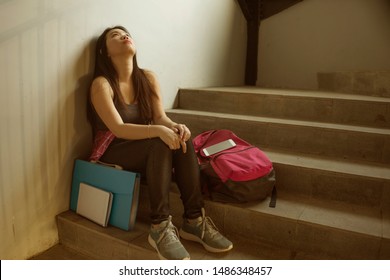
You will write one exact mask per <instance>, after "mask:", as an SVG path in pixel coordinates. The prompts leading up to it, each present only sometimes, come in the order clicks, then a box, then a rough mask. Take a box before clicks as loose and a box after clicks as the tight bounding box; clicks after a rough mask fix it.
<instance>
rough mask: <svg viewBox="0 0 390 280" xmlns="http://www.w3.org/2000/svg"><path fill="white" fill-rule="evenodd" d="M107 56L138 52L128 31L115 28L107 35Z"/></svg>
mask: <svg viewBox="0 0 390 280" xmlns="http://www.w3.org/2000/svg"><path fill="white" fill-rule="evenodd" d="M106 46H107V54H108V56H110V57H114V56H117V55H123V54H132V55H134V54H135V52H136V49H135V44H134V40H133V39H132V38H131V36H130V34H129V33H127V32H126V31H124V30H122V29H120V28H115V29H112V30H110V31H109V32H108V33H107V35H106Z"/></svg>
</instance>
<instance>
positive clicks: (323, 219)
mask: <svg viewBox="0 0 390 280" xmlns="http://www.w3.org/2000/svg"><path fill="white" fill-rule="evenodd" d="M170 201H171V206H172V207H171V208H172V209H171V214H172V215H173V218H174V219H173V222H174V224H175V225H176V226H180V224H181V215H182V211H183V209H182V206H181V201H180V195H179V194H178V193H177V192H176V191H175V190H173V191H172V192H171V195H170ZM140 202H141V203H140V206H141V207H142V208H141V209H140V211H139V213H138V217H137V223H136V226H135V229H134V230H133V231H131V232H126V231H123V230H120V229H117V228H114V227H110V226H109V227H108V228H103V227H101V226H98V225H96V224H94V223H92V222H90V221H88V220H86V219H84V218H82V217H81V216H79V215H77V214H75V213H74V212H72V211H66V212H64V213H61V214H60V215H58V217H57V224H58V229H59V237H60V243H61V244H63V245H65V246H67V247H70V248H72V249H74V250H77V251H79V252H81V253H82V254H85V255H89V256H93V257H94V258H95V259H156V258H157V254H156V253H155V252H154V251H153V249H152V248H151V246H150V245H149V244H148V243H147V235H148V230H149V226H148V225H149V223H148V211H145V209H147V208H148V196H147V191H146V190H145V189H142V190H141V197H140ZM205 203H206V205H205V208H206V213H207V214H208V215H209V216H211V217H212V218H213V221H214V222H215V224H216V226H217V227H218V228H219V229H220V230H221V232H223V233H224V234H225V235H226V236H227V237H228V238H229V239H231V240H232V241H233V242H234V249H233V250H232V252H231V253H226V254H221V255H219V254H211V253H207V252H206V251H205V250H203V248H202V247H201V245H199V244H196V243H192V242H187V241H183V244H184V246H185V247H186V248H187V250H188V251H189V252H190V254H191V257H192V259H387V258H389V257H390V226H389V223H390V215H389V212H387V213H382V212H381V211H380V210H378V209H374V208H370V207H361V206H360V207H358V206H351V205H348V204H345V203H338V202H332V203H329V202H325V201H321V200H316V199H313V198H310V197H306V196H297V195H293V194H288V193H284V192H279V193H278V201H277V206H276V208H269V207H268V199H267V200H265V201H262V202H258V203H247V204H237V205H235V204H222V203H217V202H213V201H210V200H206V201H205Z"/></svg>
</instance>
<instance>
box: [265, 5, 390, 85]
mask: <svg viewBox="0 0 390 280" xmlns="http://www.w3.org/2000/svg"><path fill="white" fill-rule="evenodd" d="M259 33H260V34H259V35H260V39H259V61H258V63H259V72H258V79H257V83H258V85H261V86H269V87H282V88H307V89H316V88H317V76H316V75H317V72H338V71H341V72H344V71H386V70H387V71H389V70H390V55H389V50H390V1H388V0H304V1H302V2H300V3H299V4H297V5H294V6H292V7H291V8H289V9H287V10H284V11H283V12H282V13H279V14H277V15H275V16H273V17H270V18H268V19H266V20H264V21H262V23H261V26H260V32H259Z"/></svg>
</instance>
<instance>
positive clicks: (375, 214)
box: [246, 192, 390, 237]
mask: <svg viewBox="0 0 390 280" xmlns="http://www.w3.org/2000/svg"><path fill="white" fill-rule="evenodd" d="M246 208H247V209H250V210H254V211H257V212H261V213H263V214H269V215H274V216H278V217H283V218H288V219H292V220H296V221H297V222H307V223H311V224H317V225H322V226H327V227H332V228H337V229H341V230H346V231H351V232H356V233H361V234H367V235H372V236H376V237H382V236H383V235H384V233H383V232H382V224H383V223H385V222H390V220H389V219H388V218H390V217H382V213H381V211H380V209H378V208H373V207H364V206H358V205H352V204H348V203H342V202H336V201H325V200H319V199H314V198H311V197H308V196H302V195H299V196H298V195H296V194H290V193H286V192H284V193H283V192H278V199H277V204H276V207H275V208H270V207H268V201H263V202H260V203H257V204H255V205H248V206H247V207H246Z"/></svg>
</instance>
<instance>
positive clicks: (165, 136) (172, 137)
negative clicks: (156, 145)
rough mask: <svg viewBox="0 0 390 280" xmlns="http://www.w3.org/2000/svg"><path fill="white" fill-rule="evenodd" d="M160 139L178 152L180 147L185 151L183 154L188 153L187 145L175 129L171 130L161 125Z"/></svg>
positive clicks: (159, 127)
mask: <svg viewBox="0 0 390 280" xmlns="http://www.w3.org/2000/svg"><path fill="white" fill-rule="evenodd" d="M157 127H158V129H159V133H158V135H159V137H160V139H161V140H162V141H163V142H164V143H165V144H166V145H167V146H168V147H169V148H170V149H171V150H178V149H180V147H182V149H183V153H186V152H187V144H186V143H185V141H183V140H182V139H181V138H180V134H179V133H178V132H176V131H175V130H173V129H169V128H168V127H166V126H163V125H159V126H157Z"/></svg>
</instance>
